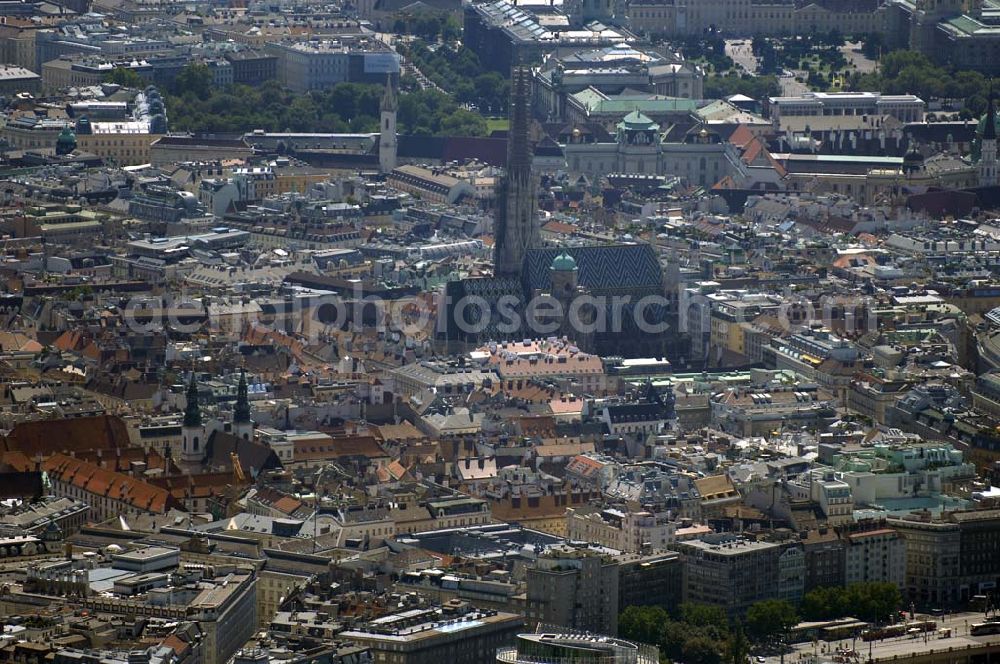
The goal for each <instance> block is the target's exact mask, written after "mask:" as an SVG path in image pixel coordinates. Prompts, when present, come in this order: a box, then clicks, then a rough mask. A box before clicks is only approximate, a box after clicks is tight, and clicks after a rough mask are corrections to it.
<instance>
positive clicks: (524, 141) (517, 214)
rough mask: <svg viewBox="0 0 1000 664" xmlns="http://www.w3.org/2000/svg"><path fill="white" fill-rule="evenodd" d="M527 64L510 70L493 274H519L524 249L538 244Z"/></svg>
mask: <svg viewBox="0 0 1000 664" xmlns="http://www.w3.org/2000/svg"><path fill="white" fill-rule="evenodd" d="M531 76H532V74H531V68H530V67H521V66H515V67H514V69H513V70H512V71H511V77H510V88H511V102H510V128H509V130H508V132H507V172H506V174H505V175H504V178H503V180H502V181H501V184H500V187H499V188H498V191H497V201H498V203H497V213H496V224H495V228H494V235H495V236H496V243H495V244H494V253H493V263H494V273H495V274H496V275H497V276H506V277H509V276H514V275H517V274H520V272H521V266H522V264H523V263H524V256H525V253H527V250H528V249H530V248H532V247H537V246H539V245H540V244H541V238H540V236H539V230H538V224H537V223H536V220H535V203H536V201H535V186H534V179H533V177H532V174H531V159H532V151H531V144H530V142H529V140H528V124H529V121H530V118H529V116H528V97H529V95H530V89H531Z"/></svg>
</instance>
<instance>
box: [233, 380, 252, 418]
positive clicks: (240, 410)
mask: <svg viewBox="0 0 1000 664" xmlns="http://www.w3.org/2000/svg"><path fill="white" fill-rule="evenodd" d="M249 421H250V398H249V397H248V396H247V372H246V369H240V382H239V385H238V386H237V388H236V407H235V408H233V422H249Z"/></svg>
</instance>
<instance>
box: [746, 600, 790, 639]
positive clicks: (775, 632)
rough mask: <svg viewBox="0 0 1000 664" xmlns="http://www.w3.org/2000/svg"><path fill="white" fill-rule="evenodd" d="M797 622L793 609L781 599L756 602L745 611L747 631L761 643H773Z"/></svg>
mask: <svg viewBox="0 0 1000 664" xmlns="http://www.w3.org/2000/svg"><path fill="white" fill-rule="evenodd" d="M798 622H799V616H798V615H797V614H796V612H795V607H794V606H792V605H791V604H790V603H788V602H786V601H785V600H781V599H768V600H764V601H763V602H757V603H756V604H754V605H753V606H751V607H750V608H749V609H748V610H747V631H748V632H749V633H750V636H751V637H752V638H754V639H755V640H757V641H760V642H762V643H763V642H769V641H773V640H774V639H775V638H776V637H778V636H780V635H782V634H784V633H785V632H787V631H788V630H789V629H791V628H792V627H794V626H795V625H796V624H797V623H798Z"/></svg>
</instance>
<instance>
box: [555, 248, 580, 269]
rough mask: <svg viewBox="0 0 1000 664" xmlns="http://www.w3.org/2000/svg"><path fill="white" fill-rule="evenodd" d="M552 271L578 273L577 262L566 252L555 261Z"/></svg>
mask: <svg viewBox="0 0 1000 664" xmlns="http://www.w3.org/2000/svg"><path fill="white" fill-rule="evenodd" d="M552 271H553V272H574V271H576V260H575V259H574V258H573V257H572V256H570V255H569V254H567V253H566V252H565V251H564V252H562V253H561V254H559V255H558V256H556V257H555V259H553V261H552Z"/></svg>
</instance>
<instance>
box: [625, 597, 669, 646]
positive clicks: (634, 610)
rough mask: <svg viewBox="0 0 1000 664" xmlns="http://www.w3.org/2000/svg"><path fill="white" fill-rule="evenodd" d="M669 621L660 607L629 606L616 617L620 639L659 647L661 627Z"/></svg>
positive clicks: (664, 610)
mask: <svg viewBox="0 0 1000 664" xmlns="http://www.w3.org/2000/svg"><path fill="white" fill-rule="evenodd" d="M669 619H670V615H669V614H668V613H667V611H666V609H664V608H663V607H660V606H630V607H627V608H626V609H625V610H624V611H622V612H621V615H619V616H618V633H619V634H620V635H621V636H622V638H625V639H629V640H631V641H640V642H642V643H651V644H653V645H659V643H660V641H661V637H662V635H663V627H664V625H666V623H667V621H668V620H669Z"/></svg>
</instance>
